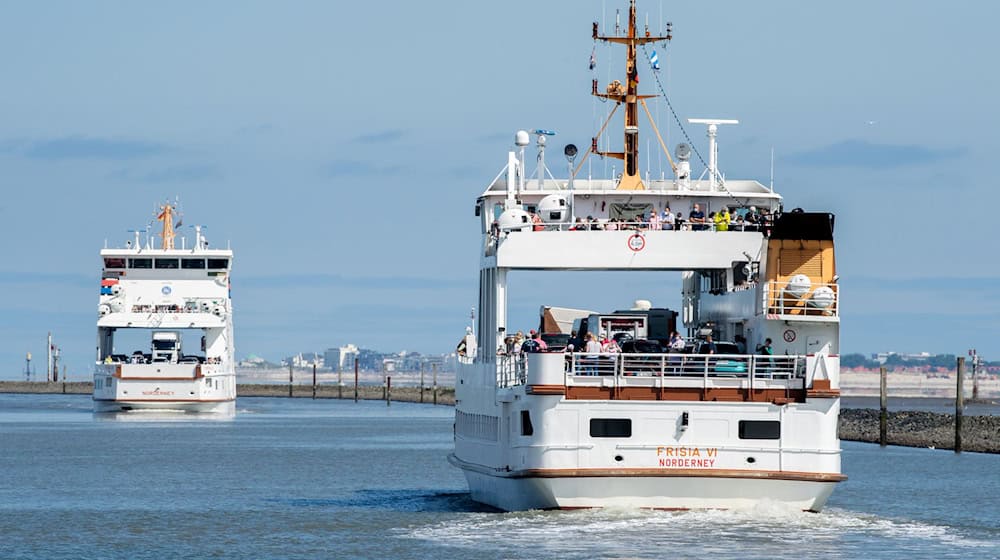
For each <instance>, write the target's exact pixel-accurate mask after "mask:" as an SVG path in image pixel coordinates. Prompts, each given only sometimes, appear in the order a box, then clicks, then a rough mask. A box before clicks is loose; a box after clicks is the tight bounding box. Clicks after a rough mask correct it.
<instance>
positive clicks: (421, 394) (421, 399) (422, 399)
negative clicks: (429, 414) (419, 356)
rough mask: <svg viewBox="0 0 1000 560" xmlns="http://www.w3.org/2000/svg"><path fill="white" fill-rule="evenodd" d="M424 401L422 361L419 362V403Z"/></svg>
mask: <svg viewBox="0 0 1000 560" xmlns="http://www.w3.org/2000/svg"><path fill="white" fill-rule="evenodd" d="M423 402H424V363H423V362H420V403H421V404H423Z"/></svg>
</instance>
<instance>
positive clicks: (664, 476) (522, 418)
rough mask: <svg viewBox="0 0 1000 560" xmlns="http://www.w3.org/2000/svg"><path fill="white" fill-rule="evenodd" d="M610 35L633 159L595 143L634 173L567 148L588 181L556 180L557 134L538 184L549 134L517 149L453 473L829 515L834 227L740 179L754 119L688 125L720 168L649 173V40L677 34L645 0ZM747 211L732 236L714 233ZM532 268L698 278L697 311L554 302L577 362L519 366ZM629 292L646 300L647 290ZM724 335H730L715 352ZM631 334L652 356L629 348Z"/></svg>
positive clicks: (514, 486)
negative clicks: (643, 163)
mask: <svg viewBox="0 0 1000 560" xmlns="http://www.w3.org/2000/svg"><path fill="white" fill-rule="evenodd" d="M616 27H617V26H616ZM593 32H594V39H595V41H605V42H610V43H617V44H620V45H623V46H625V47H626V50H627V54H626V60H625V62H626V66H625V68H626V76H625V81H624V83H622V82H619V81H618V80H615V81H613V82H612V83H611V84H610V85H608V86H607V87H606V88H599V86H598V82H597V81H596V80H594V83H593V94H594V95H595V96H597V97H600V98H602V99H604V100H607V101H608V102H609V109H612V111H611V113H612V114H614V112H615V110H617V109H619V108H622V109H623V110H624V146H623V148H622V150H621V151H619V152H611V151H607V150H603V151H602V150H600V149H599V146H600V145H601V144H602V142H601V138H600V137H598V138H594V139H593V141H592V145H591V149H590V150H589V152H588V153H587V154H584V159H585V158H586V157H587V156H588V155H590V156H603V157H608V158H616V159H617V160H621V167H620V176H618V177H615V178H614V179H613V180H600V179H583V178H581V177H579V176H578V175H577V174H576V172H578V171H579V170H580V169H581V168H582V167H583V161H582V160H581V161H580V162H579V163H577V162H576V161H575V159H576V158H575V156H576V155H577V150H576V148H575V147H574V146H572V145H568V146H566V147H565V150H564V154H565V155H566V157H567V159H568V160H569V164H570V169H571V170H573V173H572V174H571V175H570V176H569V177H568V178H567V179H555V178H553V176H552V175H551V174H549V173H548V172H547V169H546V168H545V164H544V162H545V151H544V150H545V145H546V139H547V138H549V137H551V134H552V133H551V132H549V131H544V130H538V131H535V133H536V135H537V150H538V154H537V161H538V162H539V163H538V174H537V177H531V178H529V177H528V176H527V174H526V168H525V156H524V148H525V147H526V146H527V145H528V144H529V142H530V136H529V134H528V133H526V132H524V131H520V132H518V133H517V135H516V136H515V146H516V149H515V150H514V151H511V152H510V153H509V154H508V156H507V165H506V168H505V170H504V171H501V172H500V174H499V175H498V176H497V177H496V178H495V179H494V180H493V181H492V183H490V184H489V186H488V187H487V189H486V191H485V192H484V193H483V194H482V195H481V196H480V197H479V199H478V200H477V202H476V211H475V214H476V216H478V218H479V220H480V225H481V233H482V239H483V241H482V246H481V248H482V252H481V255H480V273H479V278H480V281H479V310H480V312H479V314H478V319H477V324H476V328H475V332H474V333H470V334H467V335H466V337H465V339H463V341H462V345H461V349H462V352H460V354H462V355H463V358H462V361H463V362H464V363H462V364H461V365H460V369H459V373H458V378H457V382H456V407H455V426H454V431H455V436H454V439H455V450H454V453H453V454H451V455H450V456H449V460H450V462H451V463H452V464H453V465H455V466H457V467H458V468H460V469H462V470H463V471H464V473H465V475H466V478H467V480H468V484H469V488H470V491H471V496H472V498H473V499H474V500H476V501H478V502H482V503H485V504H489V505H491V506H494V507H496V508H499V509H503V510H523V509H535V508H541V509H551V508H594V507H610V506H614V507H641V508H657V509H694V508H719V509H727V508H743V507H751V506H752V505H753V504H755V503H758V502H760V501H768V500H769V501H773V502H777V503H781V504H785V505H786V506H787V507H791V508H796V509H801V510H806V511H819V510H820V509H821V508H822V507H823V506H824V504H825V502H826V501H827V499H828V497H829V496H830V494H831V492H832V491H833V489H834V487H835V486H836V484H837V483H838V482H840V481H843V480H845V479H846V477H845V476H844V475H843V474H842V473H841V469H840V441H839V440H838V437H837V421H838V415H839V409H840V392H839V356H838V352H839V309H840V290H839V288H838V285H837V281H838V276H837V273H836V267H835V261H834V241H833V226H834V217H833V215H832V214H829V213H825V212H804V211H802V210H800V209H795V210H792V211H786V210H785V209H784V206H783V204H782V198H781V196H780V195H779V194H778V193H776V192H773V190H772V189H771V188H768V187H766V186H764V185H763V184H761V183H759V182H757V181H753V180H730V179H723V177H722V174H721V173H720V171H719V168H718V162H717V147H716V140H717V135H718V131H719V128H720V126H721V125H730V124H737V123H736V121H731V120H722V119H690V120H689V121H688V122H689V123H695V124H699V125H707V129H708V147H707V154H708V157H707V160H708V161H707V162H705V161H704V160H702V165H703V166H704V168H705V169H704V172H703V173H702V175H701V177H700V178H697V179H696V178H694V177H693V176H692V166H691V164H692V163H693V162H692V161H691V159H692V156H697V158H698V159H701V156H700V155H699V154H698V152H697V149H696V148H695V147H692V146H689V145H687V144H681V145H679V146H678V147H677V149H676V150H675V154H674V155H673V157H671V154H670V153H669V152H667V150H666V148H665V147H664V148H663V150H664V152H665V153H666V157H667V158H668V160H669V161H670V164H671V168H672V169H673V175H672V176H670V177H665V178H662V179H651V178H650V177H648V176H647V177H645V178H643V177H642V176H641V173H640V169H641V168H640V165H639V146H640V143H639V140H638V136H639V124H640V119H639V116H640V112H639V107H642V108H643V109H645V107H646V104H645V99H647V98H651V97H655V96H653V95H640V94H639V93H638V89H637V86H638V78H637V73H638V72H639V69H638V65H639V62H640V61H642V62H645V60H646V59H647V58H648V57H649V55H648V54H647V51H646V46H645V45H647V44H649V43H659V42H665V41H667V40H669V39H670V32H669V27H668V31H667V33H665V34H664V35H663V36H656V33H650V31H649V30H648V29H647V30H646V31H645V33H643V32H640V31H638V30H637V27H636V8H635V2H634V0H632V2H631V5H630V9H629V14H628V23H627V27H625V28H624V29H622V31H621V32H618V31H616V33H615V34H614V35H611V36H603V35H600V34H599V32H598V24H596V23H595V24H594V30H593ZM640 50H641V51H642V53H643V56H639V55H638V51H640ZM643 71H644V72H645V73H646V76H649V75H650V74H651V71H650V70H649V69H648V67H647V68H645V69H644V70H643ZM653 82H654V80H653V79H648V80H647V79H646V78H644V79H643V83H653ZM661 93H662V92H661ZM643 112H644V113H645V115H646V116H647V117H650V118H649V119H648V120H649V124H650V126H651V128H652V129H653V130H654V132H655V133H656V137H657V139H658V140H659V138H660V137H661V136H660V134H659V132H658V131H656V128H655V123H653V122H652V121H653V119H652V118H651V116H650V114H649V110H648V109H645V111H643ZM610 118H611V117H609V121H610ZM605 126H607V124H605ZM603 130H604V129H603V128H602V131H603ZM659 144H660V145H661V147H662V146H663V141H662V140H659ZM574 165H575V170H574ZM531 175H534V173H532V174H531ZM665 206H668V207H669V209H670V212H671V213H673V214H674V219H673V220H670V222H671V223H670V226H672V227H671V229H663V228H662V227H661V228H659V229H657V228H656V227H655V222H656V221H657V220H655V219H653V220H650V219H648V218H647V217H648V216H650V213H651V212H655V213H657V214H662V213H663V209H664V207H665ZM730 211H732V213H733V214H731V215H730V216H729V219H728V220H725V219H722V220H720V223H719V224H718V225H716V224H714V223H711V222H710V221H708V220H707V219H706V222H707V223H704V222H701V221H700V220H698V216H699V213H703V214H704V215H705V216H708V215H709V214H710V213H712V212H717V213H729V212H730ZM692 213H694V214H692ZM678 214H679V215H681V216H682V217H683V218H682V219H679V218H678ZM734 215H735V216H736V217H735V218H733V216H734ZM588 216H589V217H591V218H592V220H587V221H586V222H584V223H581V222H582V220H580V218H583V217H588ZM727 221H728V222H729V223H724V222H727ZM522 270H533V271H543V270H548V271H607V270H613V271H634V272H635V273H636V274H638V273H639V272H654V273H661V274H662V273H663V272H668V271H669V272H674V273H679V274H680V275H681V284H682V289H681V294H680V296H681V297H680V301H679V309H677V311H671V310H667V309H660V310H655V309H649V308H648V307H649V306H648V304H647V305H641V304H640V305H639V306H638V308H637V309H635V310H623V311H619V312H604V313H603V314H601V313H599V312H590V311H580V312H578V313H577V314H576V316H575V317H576V319H577V320H576V321H573V311H572V310H567V309H563V308H552V307H548V306H549V305H551V304H559V303H561V302H536V303H537V304H539V305H540V306H542V320H541V321H540V323H539V326H538V329H539V330H540V332H541V333H542V339H543V340H545V339H546V338H548V339H549V340H550V341H553V340H558V339H559V337H560V336H561V337H562V340H565V338H568V337H567V335H570V336H572V333H571V332H567V331H569V330H571V329H572V327H569V326H568V325H576V327H577V329H578V330H579V331H580V332H577V333H576V340H577V343H576V345H575V348H574V347H567V349H566V350H558V351H545V352H536V353H517V352H510V350H511V348H510V345H509V342H510V341H509V336H510V334H512V333H513V331H514V330H517V329H513V328H512V327H511V325H509V322H508V315H507V307H508V298H509V297H510V294H509V293H508V284H507V281H508V275H509V274H510V273H511V272H514V271H522ZM618 288H619V289H621V290H622V291H623V293H624V292H627V289H628V283H627V282H622V283H621V284H618ZM636 295H642V294H636ZM630 299H631V298H630ZM556 311H557V312H558V313H556ZM654 312H655V313H654ZM651 314H656V315H657V317H656V318H655V320H654V317H652V315H651ZM584 318H586V319H588V321H587V323H584V321H583V319H584ZM678 320H679V321H680V322H681V324H682V325H683V329H682V330H686V337H685V338H686V343H687V344H686V346H687V348H685V350H683V351H676V352H670V351H668V350H666V349H663V348H662V346H659V344H660V343H662V342H664V341H663V340H662V337H663V336H666V335H664V334H663V331H664V330H668V331H669V330H670V329H671V328H672V325H676V322H677V321H678ZM655 323H660V324H659V325H656V324H655ZM585 325H586V326H585ZM657 331H659V332H657ZM587 333H590V334H593V335H595V336H596V338H597V339H598V340H601V339H612V338H614V339H617V340H619V341H623V344H622V346H623V348H624V349H625V350H626V351H623V352H614V351H613V350H615V348H613V347H611V346H610V344H609V350H611V351H608V352H604V351H602V352H591V353H587V352H581V351H580V350H583V349H585V347H584V346H582V344H581V343H580V339H581V338H583V337H584V336H585V335H586V334H587ZM654 335H655V336H654ZM708 335H711V336H712V337H713V338H714V340H715V341H718V342H714V343H713V344H714V345H715V346H714V348H715V352H714V353H708V352H710V351H711V349H712V347H713V346H712V344H709V343H708V341H709V340H710V339H708ZM630 337H631V338H639V339H644V340H642V341H641V342H643V344H638V343H635V342H633V343H632V344H631V345H630V344H628V343H627V342H624V341H627V340H628V339H629V338H630ZM655 337H660V340H654V338H655ZM768 340H770V341H772V344H770V345H769V344H768ZM629 348H632V349H633V351H632V352H629V351H627V350H628V349H629ZM514 349H515V350H516V345H515V347H514ZM574 349H575V350H576V351H573V350H574ZM592 349H593V347H592ZM651 349H652V350H651ZM602 350H603V349H602Z"/></svg>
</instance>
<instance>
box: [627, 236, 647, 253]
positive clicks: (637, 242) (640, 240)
mask: <svg viewBox="0 0 1000 560" xmlns="http://www.w3.org/2000/svg"><path fill="white" fill-rule="evenodd" d="M628 248H629V249H632V250H633V251H635V252H636V253H638V252H639V251H642V250H643V249H645V248H646V238H645V237H643V236H642V234H641V233H633V234H632V235H630V236H629V238H628Z"/></svg>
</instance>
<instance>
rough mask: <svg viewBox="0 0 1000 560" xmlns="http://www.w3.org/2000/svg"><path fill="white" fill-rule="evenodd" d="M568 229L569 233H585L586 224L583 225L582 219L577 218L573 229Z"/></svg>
mask: <svg viewBox="0 0 1000 560" xmlns="http://www.w3.org/2000/svg"><path fill="white" fill-rule="evenodd" d="M569 229H570V231H587V224H585V223H583V218H579V217H578V218H577V219H576V222H574V223H573V227H571V228H569Z"/></svg>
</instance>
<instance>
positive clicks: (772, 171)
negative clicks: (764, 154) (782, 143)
mask: <svg viewBox="0 0 1000 560" xmlns="http://www.w3.org/2000/svg"><path fill="white" fill-rule="evenodd" d="M768 188H769V189H770V190H771V192H774V146H771V186H770V187H768Z"/></svg>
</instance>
